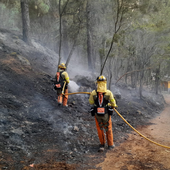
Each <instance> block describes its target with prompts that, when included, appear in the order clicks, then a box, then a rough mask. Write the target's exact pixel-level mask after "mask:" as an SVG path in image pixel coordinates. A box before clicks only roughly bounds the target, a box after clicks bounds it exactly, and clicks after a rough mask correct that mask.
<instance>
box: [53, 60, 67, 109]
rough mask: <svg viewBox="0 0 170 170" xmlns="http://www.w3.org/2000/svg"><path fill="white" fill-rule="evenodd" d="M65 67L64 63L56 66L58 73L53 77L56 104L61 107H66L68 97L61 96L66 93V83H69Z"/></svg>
mask: <svg viewBox="0 0 170 170" xmlns="http://www.w3.org/2000/svg"><path fill="white" fill-rule="evenodd" d="M65 70H66V66H65V64H64V63H61V64H60V65H59V66H58V72H57V73H56V76H55V87H54V88H55V90H57V95H58V104H59V105H62V104H63V106H66V107H67V106H68V105H67V100H68V95H63V94H65V93H68V86H67V85H68V83H69V76H68V73H67V72H66V71H65Z"/></svg>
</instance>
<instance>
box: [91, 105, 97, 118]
mask: <svg viewBox="0 0 170 170" xmlns="http://www.w3.org/2000/svg"><path fill="white" fill-rule="evenodd" d="M90 112H91V116H95V113H96V109H95V107H94V106H92V107H91V109H90Z"/></svg>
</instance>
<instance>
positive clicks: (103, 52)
mask: <svg viewBox="0 0 170 170" xmlns="http://www.w3.org/2000/svg"><path fill="white" fill-rule="evenodd" d="M99 55H100V57H103V56H104V55H105V49H104V48H100V49H99Z"/></svg>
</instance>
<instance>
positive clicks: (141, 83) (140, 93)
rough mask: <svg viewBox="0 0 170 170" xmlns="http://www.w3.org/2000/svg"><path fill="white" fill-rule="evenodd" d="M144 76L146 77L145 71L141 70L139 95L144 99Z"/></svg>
mask: <svg viewBox="0 0 170 170" xmlns="http://www.w3.org/2000/svg"><path fill="white" fill-rule="evenodd" d="M143 78H144V71H141V72H140V86H139V96H140V99H142V97H143V95H142V91H143Z"/></svg>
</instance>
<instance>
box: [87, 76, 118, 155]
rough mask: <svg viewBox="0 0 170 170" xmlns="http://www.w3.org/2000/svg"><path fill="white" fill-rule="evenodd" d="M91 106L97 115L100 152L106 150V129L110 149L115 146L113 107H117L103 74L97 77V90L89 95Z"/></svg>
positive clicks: (95, 115) (94, 114) (92, 112)
mask: <svg viewBox="0 0 170 170" xmlns="http://www.w3.org/2000/svg"><path fill="white" fill-rule="evenodd" d="M89 103H90V104H91V105H93V106H92V107H91V115H92V116H94V117H95V122H96V128H97V132H98V137H99V140H100V146H99V150H98V151H99V152H101V151H103V150H104V147H105V144H106V141H105V134H104V129H105V131H106V138H107V144H108V149H113V148H114V147H115V145H114V142H113V133H112V120H111V115H112V114H113V108H115V107H117V104H116V100H115V99H114V96H113V94H112V92H111V91H110V90H107V80H106V78H105V77H104V76H103V75H101V76H99V77H97V90H93V91H92V92H91V94H90V97H89Z"/></svg>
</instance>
